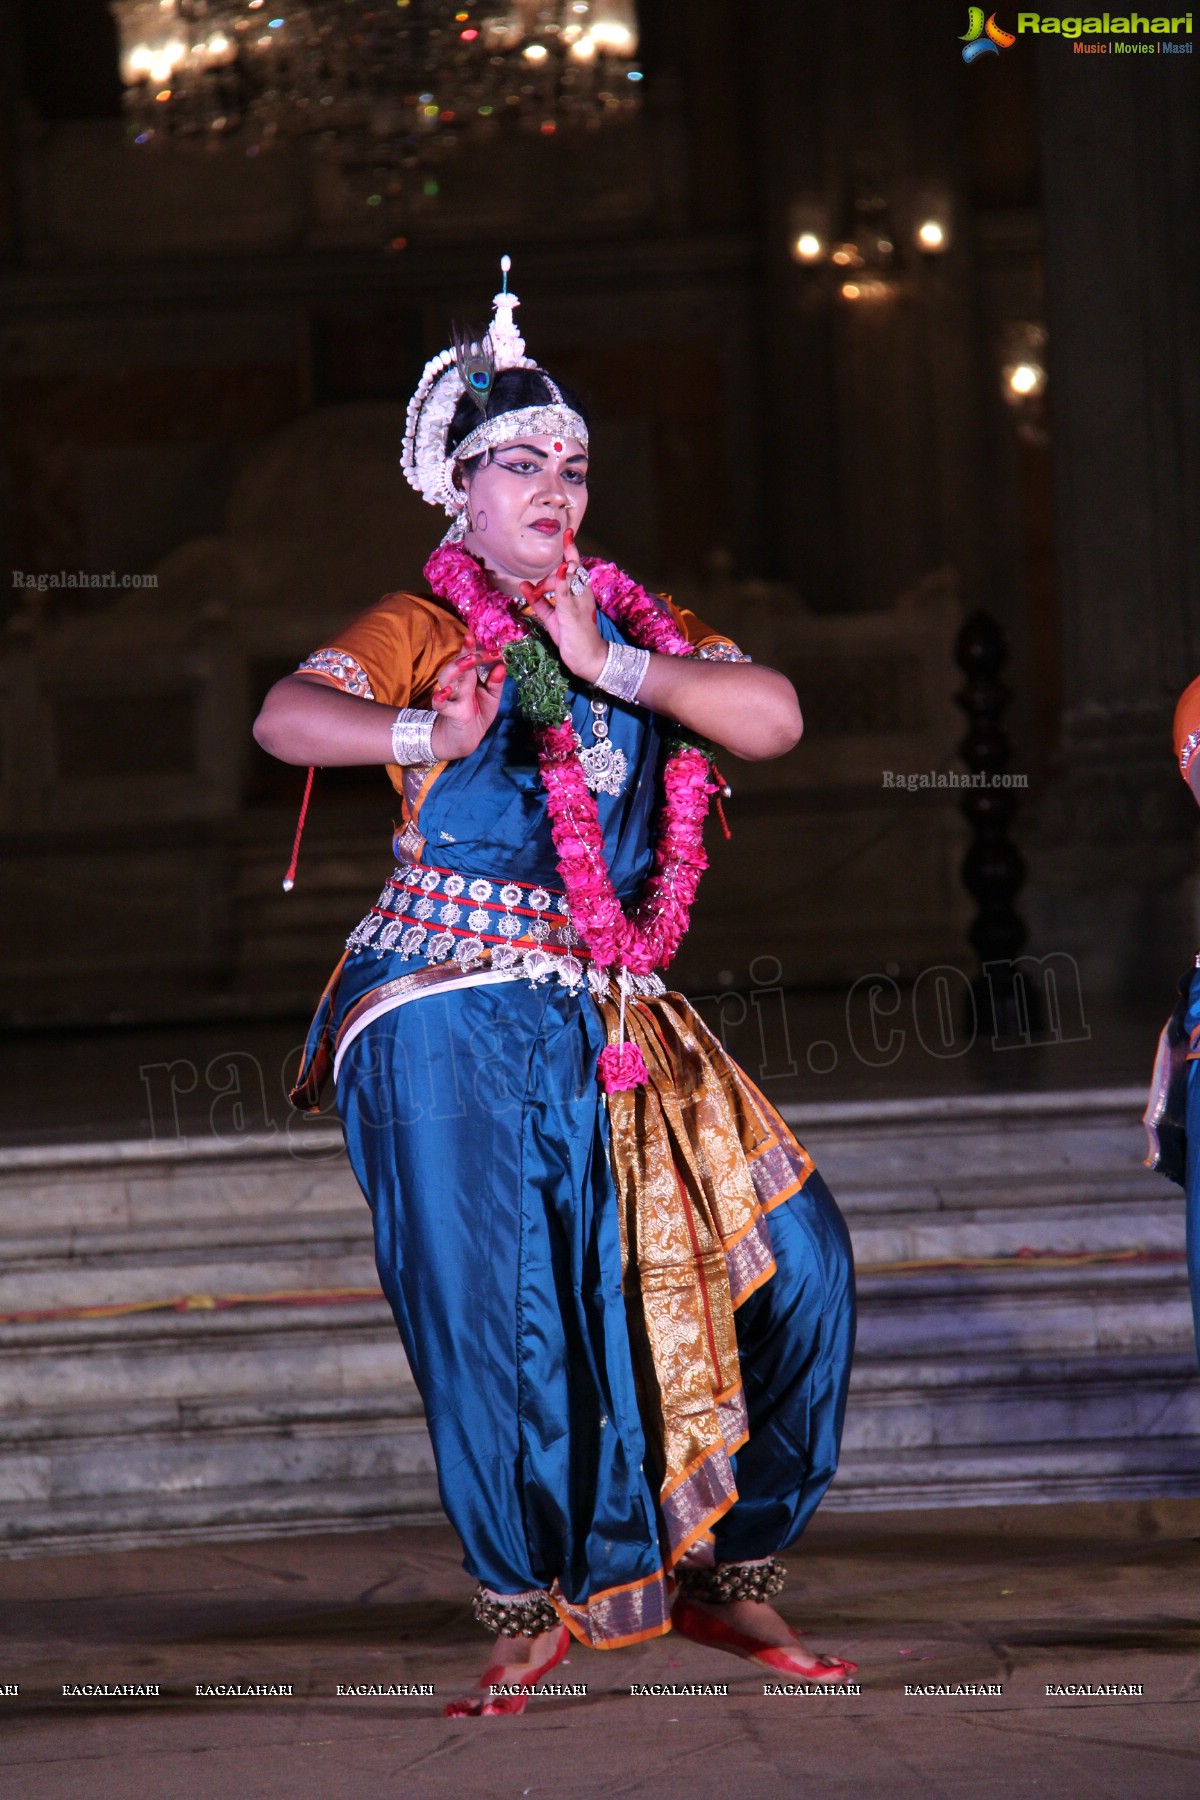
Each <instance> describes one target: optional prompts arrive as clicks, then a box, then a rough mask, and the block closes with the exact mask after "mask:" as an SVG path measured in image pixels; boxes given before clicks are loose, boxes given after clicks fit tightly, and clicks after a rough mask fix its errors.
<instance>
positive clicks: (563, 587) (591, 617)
mask: <svg viewBox="0 0 1200 1800" xmlns="http://www.w3.org/2000/svg"><path fill="white" fill-rule="evenodd" d="M582 567H583V565H582V564H581V562H580V560H579V556H578V553H577V551H576V549H575V533H574V532H573V531H572V530H570V528H568V529H567V530H566V531H565V532H564V533H563V560H562V562H561V563H560V564H559V565H558V568H557V569H556V570H555V571H554V574H553V575H547V576H546V577H545V578H544V579H543V580H542V581H539V582H536V583H535V582H532V581H523V582H522V583H521V593H522V595H523V596H524V598H525V602H526V604H527V606H528V607H529V610H530V612H531V613H532V614H533V616H534V618H535V619H538V620H540V622H541V623H542V624H543V625H544V626H545V627H546V630H547V632H548V633H549V635H550V636H551V638H553V640H554V642H555V644H556V645H557V646H558V653H559V655H560V656H561V657H562V659H563V662H564V664H565V665H566V667H567V668H568V669H569V671H570V672H571V674H572V675H577V676H578V677H579V679H580V680H581V681H587V682H592V681H595V679H596V677H597V675H599V673H600V671H601V669H602V668H603V667H604V664H605V660H606V658H607V656H608V645H607V644H606V643H605V641H604V639H603V638H602V637H601V635H600V632H599V629H598V627H597V625H596V602H595V598H594V597H593V594H592V590H591V587H590V585H585V586H583V587H582V588H581V589H580V591H579V593H578V594H575V593H572V591H571V583H572V581H574V580H575V579H576V577H577V575H578V573H579V571H580V569H581V568H582ZM585 572H586V571H585Z"/></svg>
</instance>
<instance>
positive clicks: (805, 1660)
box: [671, 1594, 858, 1681]
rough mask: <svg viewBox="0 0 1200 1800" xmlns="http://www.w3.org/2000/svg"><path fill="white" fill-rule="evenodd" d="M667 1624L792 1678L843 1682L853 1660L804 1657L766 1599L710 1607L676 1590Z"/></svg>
mask: <svg viewBox="0 0 1200 1800" xmlns="http://www.w3.org/2000/svg"><path fill="white" fill-rule="evenodd" d="M671 1623H672V1625H673V1626H674V1627H675V1630H676V1631H678V1632H679V1633H680V1635H681V1636H682V1637H686V1638H691V1640H692V1641H693V1643H697V1644H707V1645H709V1646H710V1648H712V1649H713V1650H728V1651H730V1652H732V1654H733V1655H734V1656H744V1657H745V1658H747V1660H748V1661H750V1662H757V1663H762V1664H763V1666H764V1667H765V1668H768V1669H777V1670H778V1671H779V1672H780V1673H781V1674H784V1675H791V1676H793V1677H794V1678H795V1679H796V1680H798V1681H845V1680H846V1678H847V1677H848V1676H850V1675H853V1674H854V1671H855V1670H856V1669H857V1667H858V1664H857V1663H852V1662H846V1661H843V1660H842V1659H841V1658H840V1657H836V1656H810V1655H809V1654H808V1652H807V1651H806V1650H805V1649H804V1648H803V1646H802V1645H801V1643H800V1641H799V1639H798V1638H797V1636H796V1634H795V1632H794V1631H793V1630H792V1628H791V1626H790V1625H789V1624H788V1623H787V1620H786V1619H783V1618H781V1617H780V1615H779V1614H778V1613H777V1612H776V1611H775V1608H774V1607H773V1606H772V1605H771V1603H770V1601H768V1600H729V1601H726V1602H725V1603H724V1604H723V1605H719V1606H718V1605H716V1604H715V1603H713V1602H711V1601H707V1600H693V1599H692V1598H690V1596H688V1595H686V1594H680V1596H679V1598H678V1599H677V1600H676V1602H675V1604H674V1606H673V1607H672V1608H671Z"/></svg>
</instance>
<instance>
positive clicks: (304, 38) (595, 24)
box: [110, 0, 642, 242]
mask: <svg viewBox="0 0 1200 1800" xmlns="http://www.w3.org/2000/svg"><path fill="white" fill-rule="evenodd" d="M110 3H111V10H112V12H113V13H114V15H115V16H116V20H117V25H118V28H119V31H120V40H121V72H122V77H123V79H124V82H125V93H126V109H127V116H128V119H129V127H130V131H129V135H130V138H131V140H132V142H133V143H134V144H136V145H139V146H146V145H151V144H153V145H155V146H162V145H164V144H167V143H171V142H179V141H187V140H190V141H193V142H204V143H209V144H211V143H214V142H220V141H222V140H237V141H238V142H239V143H240V145H241V147H242V148H243V149H244V150H245V153H246V154H247V155H257V154H258V153H259V151H260V150H267V149H270V148H272V147H274V146H275V145H276V144H284V143H288V142H293V143H294V142H297V141H301V142H308V143H310V144H311V145H312V147H313V152H314V154H315V155H318V156H323V157H325V158H327V159H329V160H330V161H332V162H333V163H334V164H335V165H337V166H338V167H339V170H340V173H341V175H342V178H343V181H344V182H345V183H346V184H347V185H348V187H349V188H350V189H352V190H353V189H354V188H356V187H357V190H358V194H359V204H365V205H367V206H370V207H372V208H375V207H383V208H385V210H386V211H387V212H388V215H389V217H390V218H392V220H393V223H392V230H393V232H394V231H395V228H396V225H397V224H401V223H402V222H403V221H402V220H400V219H398V218H396V217H395V214H396V213H397V212H403V211H404V210H405V209H406V207H407V206H408V205H409V203H416V202H419V201H421V200H429V199H432V198H434V197H435V196H436V195H437V194H438V192H439V191H440V185H441V184H440V182H439V180H438V178H437V173H436V171H440V169H441V167H442V165H443V164H444V163H445V162H446V160H447V158H448V157H449V156H451V155H452V154H453V152H454V150H455V148H456V147H457V146H458V144H460V143H461V142H463V141H464V140H466V139H469V138H470V137H471V135H472V134H473V133H474V134H480V133H482V134H485V135H486V134H494V133H495V132H497V131H499V130H504V131H510V130H514V129H515V130H524V131H527V132H530V133H532V134H534V135H536V136H540V137H544V138H549V137H553V136H554V135H555V134H556V133H557V132H559V131H560V130H561V129H562V128H564V127H566V126H570V125H582V126H585V127H587V128H589V129H590V128H602V127H604V126H606V125H608V124H609V123H610V122H611V121H613V120H615V119H617V118H619V117H621V116H622V115H625V114H628V113H629V112H630V111H631V110H636V109H637V108H638V106H639V105H640V98H641V96H640V90H639V85H638V84H639V83H640V82H641V80H642V71H641V69H640V68H638V66H637V63H636V57H637V49H638V25H637V14H636V8H635V0H541V3H540V4H538V5H536V6H534V5H531V4H529V0H489V5H488V7H487V8H486V9H485V8H484V7H482V6H480V5H478V4H474V3H473V0H110ZM388 241H389V242H391V241H392V240H391V239H390V238H389V240H388Z"/></svg>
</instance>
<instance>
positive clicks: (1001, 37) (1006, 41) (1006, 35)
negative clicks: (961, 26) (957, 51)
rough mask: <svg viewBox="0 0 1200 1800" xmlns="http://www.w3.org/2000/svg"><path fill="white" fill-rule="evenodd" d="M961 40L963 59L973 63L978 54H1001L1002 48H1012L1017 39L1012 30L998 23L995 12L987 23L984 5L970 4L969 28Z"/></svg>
mask: <svg viewBox="0 0 1200 1800" xmlns="http://www.w3.org/2000/svg"><path fill="white" fill-rule="evenodd" d="M959 41H960V42H961V44H962V47H963V61H964V62H969V63H971V62H974V61H975V58H976V57H977V56H999V54H1000V52H1001V51H1002V50H1011V48H1012V46H1013V45H1014V44H1015V43H1016V41H1017V40H1016V38H1015V37H1014V36H1013V34H1012V32H1011V31H1003V30H1002V29H1001V27H1000V26H999V25H997V23H996V15H995V13H989V14H988V17H987V21H986V23H985V21H984V17H983V8H982V6H968V8H967V29H966V31H964V32H963V35H962V37H961V39H960V40H959Z"/></svg>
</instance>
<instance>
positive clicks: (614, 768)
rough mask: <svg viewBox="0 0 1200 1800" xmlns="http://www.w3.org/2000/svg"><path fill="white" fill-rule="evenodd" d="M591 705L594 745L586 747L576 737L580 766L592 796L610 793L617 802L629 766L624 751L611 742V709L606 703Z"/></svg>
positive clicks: (577, 734)
mask: <svg viewBox="0 0 1200 1800" xmlns="http://www.w3.org/2000/svg"><path fill="white" fill-rule="evenodd" d="M591 705H592V742H591V743H590V744H587V745H585V744H584V742H583V740H582V738H581V737H580V736H579V733H578V732H576V734H575V743H576V745H577V747H578V751H579V764H580V767H581V768H582V770H583V779H584V780H585V781H586V782H587V784H588V787H589V788H590V789H591V791H592V793H593V794H610V795H612V796H613V798H614V799H615V797H616V796H617V795H618V794H619V793H621V792H622V790H623V789H624V786H625V778H626V776H627V775H628V773H629V764H628V763H627V762H626V760H625V752H624V751H623V750H616V749H614V748H613V745H612V744H611V743H610V742H609V736H608V707H607V706H606V705H605V704H604V702H603V700H593V701H592V703H591Z"/></svg>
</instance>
